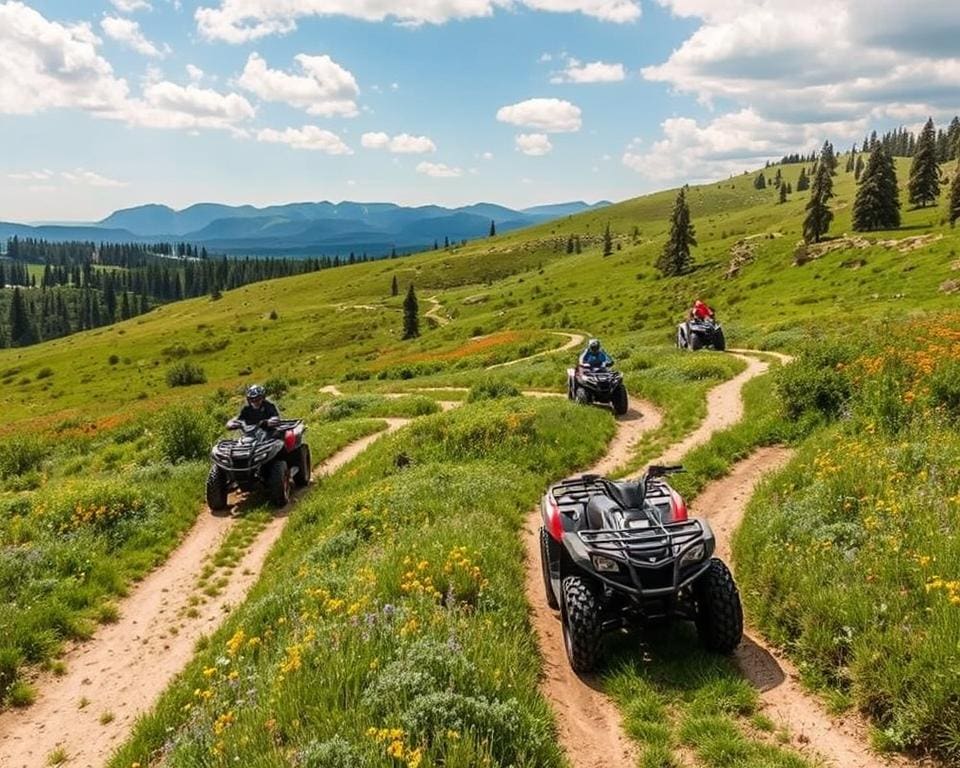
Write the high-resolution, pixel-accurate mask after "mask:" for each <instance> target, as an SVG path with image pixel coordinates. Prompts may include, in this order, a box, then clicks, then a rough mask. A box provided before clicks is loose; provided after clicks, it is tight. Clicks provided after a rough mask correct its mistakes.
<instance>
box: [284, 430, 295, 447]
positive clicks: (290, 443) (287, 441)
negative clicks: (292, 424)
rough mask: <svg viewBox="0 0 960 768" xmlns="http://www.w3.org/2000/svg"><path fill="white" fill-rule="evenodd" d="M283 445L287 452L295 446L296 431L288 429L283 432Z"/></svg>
mask: <svg viewBox="0 0 960 768" xmlns="http://www.w3.org/2000/svg"><path fill="white" fill-rule="evenodd" d="M283 447H284V448H286V449H287V453H290V452H291V451H292V450H293V449H294V448H296V447H297V433H296V432H295V431H294V430H292V429H288V430H287V431H286V432H285V433H284V434H283Z"/></svg>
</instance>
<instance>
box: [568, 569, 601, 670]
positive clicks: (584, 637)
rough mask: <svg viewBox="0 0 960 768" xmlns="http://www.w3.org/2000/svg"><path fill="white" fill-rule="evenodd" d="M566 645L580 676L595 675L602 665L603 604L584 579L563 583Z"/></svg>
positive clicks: (572, 664)
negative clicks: (601, 608) (601, 612)
mask: <svg viewBox="0 0 960 768" xmlns="http://www.w3.org/2000/svg"><path fill="white" fill-rule="evenodd" d="M562 612H563V617H562V618H563V622H562V624H563V645H564V647H565V648H566V650H567V659H568V660H569V661H570V666H571V667H573V671H574V672H577V673H583V672H592V671H593V670H594V669H596V668H597V665H598V664H599V663H600V636H601V625H600V604H599V602H598V601H597V595H596V593H595V592H594V590H593V589H591V587H590V584H589V583H588V582H587V581H586V580H585V579H583V578H582V577H580V576H567V578H565V579H564V580H563V608H562Z"/></svg>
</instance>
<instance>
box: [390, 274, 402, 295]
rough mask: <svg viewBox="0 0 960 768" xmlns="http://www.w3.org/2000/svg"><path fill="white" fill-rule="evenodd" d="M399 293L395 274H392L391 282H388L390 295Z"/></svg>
mask: <svg viewBox="0 0 960 768" xmlns="http://www.w3.org/2000/svg"><path fill="white" fill-rule="evenodd" d="M399 293H400V286H399V284H398V283H397V276H396V275H394V276H393V282H391V283H390V295H391V296H397V295H398V294H399Z"/></svg>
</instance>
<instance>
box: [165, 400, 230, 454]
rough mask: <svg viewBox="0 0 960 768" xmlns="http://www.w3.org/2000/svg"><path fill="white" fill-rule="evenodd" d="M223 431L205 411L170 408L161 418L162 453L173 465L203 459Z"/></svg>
mask: <svg viewBox="0 0 960 768" xmlns="http://www.w3.org/2000/svg"><path fill="white" fill-rule="evenodd" d="M219 432H220V425H219V424H218V423H217V422H216V421H215V420H214V417H213V416H212V415H211V414H209V413H208V412H206V411H201V410H199V409H195V408H171V409H169V410H168V411H166V412H165V413H163V414H162V415H161V416H160V420H159V429H158V435H157V436H158V446H159V449H160V454H161V456H163V458H165V459H166V460H167V461H169V462H170V463H172V464H176V463H177V462H178V461H192V460H194V459H202V458H204V457H205V456H206V455H207V452H208V451H209V450H210V445H211V444H212V443H213V441H214V440H215V439H216V437H217V435H218V434H219Z"/></svg>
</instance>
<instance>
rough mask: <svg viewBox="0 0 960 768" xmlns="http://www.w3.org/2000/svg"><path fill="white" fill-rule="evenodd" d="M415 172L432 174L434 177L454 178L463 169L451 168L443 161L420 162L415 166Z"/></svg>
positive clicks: (460, 173)
mask: <svg viewBox="0 0 960 768" xmlns="http://www.w3.org/2000/svg"><path fill="white" fill-rule="evenodd" d="M417 173H422V174H424V175H426V176H433V178H435V179H455V178H458V177H460V176H462V175H463V170H461V169H460V168H452V167H450V166H449V165H445V164H444V163H428V162H422V163H420V164H419V165H418V166H417Z"/></svg>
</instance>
